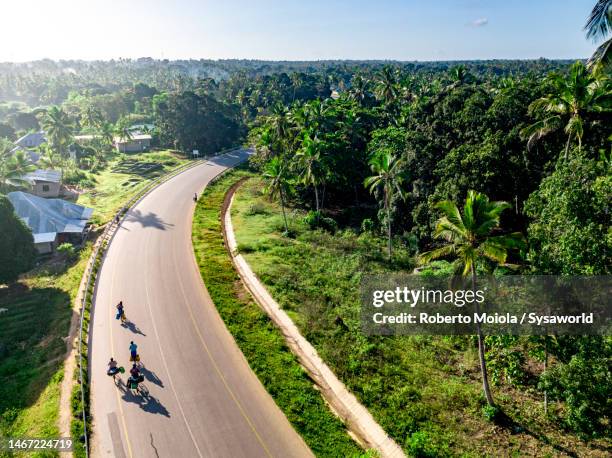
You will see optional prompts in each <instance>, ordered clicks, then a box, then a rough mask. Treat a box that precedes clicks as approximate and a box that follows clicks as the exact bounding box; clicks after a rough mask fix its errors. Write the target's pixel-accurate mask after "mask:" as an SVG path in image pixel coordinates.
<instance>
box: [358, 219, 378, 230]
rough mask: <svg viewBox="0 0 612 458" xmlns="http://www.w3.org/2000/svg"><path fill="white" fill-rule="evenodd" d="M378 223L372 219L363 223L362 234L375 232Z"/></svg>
mask: <svg viewBox="0 0 612 458" xmlns="http://www.w3.org/2000/svg"><path fill="white" fill-rule="evenodd" d="M374 229H376V223H374V221H372V219H371V218H366V219H364V220H363V221H362V222H361V232H370V233H371V232H374Z"/></svg>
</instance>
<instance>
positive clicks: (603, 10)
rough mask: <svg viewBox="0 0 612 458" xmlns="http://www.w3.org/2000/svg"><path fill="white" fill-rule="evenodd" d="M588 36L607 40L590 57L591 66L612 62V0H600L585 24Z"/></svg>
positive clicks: (592, 38)
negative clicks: (611, 35)
mask: <svg viewBox="0 0 612 458" xmlns="http://www.w3.org/2000/svg"><path fill="white" fill-rule="evenodd" d="M584 30H586V33H587V34H586V36H587V38H589V39H591V40H593V41H599V40H605V41H604V42H603V43H602V44H601V45H599V47H598V48H597V49H596V50H595V52H594V53H593V55H592V56H591V58H590V59H589V62H588V65H589V67H592V66H595V65H597V64H601V65H603V66H604V67H605V66H608V65H610V64H611V63H612V37H610V38H608V39H607V40H606V38H607V37H608V35H610V34H611V33H612V0H598V1H597V3H596V4H595V6H594V7H593V11H591V14H590V15H589V18H588V19H587V23H586V24H585V26H584Z"/></svg>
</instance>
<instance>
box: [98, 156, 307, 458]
mask: <svg viewBox="0 0 612 458" xmlns="http://www.w3.org/2000/svg"><path fill="white" fill-rule="evenodd" d="M247 154H248V153H247V152H245V151H242V152H238V153H231V154H227V155H224V156H219V157H218V158H215V159H213V160H211V161H209V162H206V163H204V164H202V165H200V166H197V167H195V168H193V169H190V170H188V171H186V172H184V173H182V174H180V175H179V176H178V177H175V178H173V179H171V180H170V181H168V182H166V183H165V184H163V185H161V186H160V187H158V188H157V189H156V190H154V191H153V192H152V193H150V194H149V195H148V196H146V197H145V198H144V199H143V200H142V201H141V202H140V203H139V204H138V205H137V206H136V207H135V208H134V209H133V210H132V211H131V212H130V213H129V214H128V215H127V217H126V218H125V220H124V221H123V223H122V225H121V227H120V228H119V230H118V232H117V233H116V235H115V237H114V238H113V240H112V243H111V245H110V248H109V250H108V252H107V255H106V258H105V260H104V263H103V265H102V269H101V271H100V276H99V283H98V287H97V291H96V294H95V302H96V306H95V314H94V317H93V326H92V339H93V340H92V347H91V349H90V350H91V371H92V373H91V379H92V385H91V389H92V393H91V394H92V415H93V422H94V424H93V432H94V436H93V440H92V454H93V456H96V457H106V456H109V457H110V456H112V457H130V458H131V457H156V456H159V457H181V458H191V457H232V458H234V457H271V456H274V457H306V456H308V457H310V456H312V453H311V452H310V450H309V449H308V447H307V446H306V444H305V443H304V441H303V440H302V439H301V437H300V436H299V435H298V434H297V433H296V432H295V431H294V430H293V428H292V427H291V425H290V424H289V422H288V421H287V419H286V418H285V416H284V415H283V414H282V412H281V411H280V410H279V408H278V407H277V406H276V404H275V403H274V401H273V400H272V398H271V397H270V396H269V394H268V393H267V392H266V391H265V389H264V388H263V386H262V385H261V383H260V382H259V380H258V379H257V377H256V376H255V374H254V373H253V372H252V371H251V369H250V368H249V366H248V364H247V362H246V360H245V358H244V356H243V355H242V353H241V352H240V350H239V349H238V347H237V346H236V343H235V342H234V340H233V338H232V337H231V335H230V334H229V332H228V331H227V329H226V328H225V325H224V324H223V321H222V320H221V318H220V317H219V315H218V313H217V311H216V309H215V307H214V304H213V303H212V300H211V298H210V296H209V295H208V292H207V291H206V288H205V287H204V284H203V282H202V278H201V277H200V274H199V271H198V269H197V266H196V263H195V258H194V255H193V249H192V245H191V222H192V215H193V209H194V203H193V201H192V196H193V194H194V192H198V193H199V192H200V191H201V190H202V188H203V187H204V186H205V185H206V184H207V183H208V182H209V181H210V179H211V178H212V177H214V176H215V175H216V174H218V173H219V172H220V171H222V170H223V169H225V168H227V167H231V166H233V165H235V164H236V163H237V162H239V161H240V160H242V159H244V158H245V157H246V156H247ZM119 300H123V302H124V305H125V310H126V315H127V317H128V318H129V320H130V321H131V322H132V323H133V324H132V325H130V326H128V327H122V326H121V325H120V324H119V322H118V321H117V320H115V317H114V311H115V310H114V306H115V304H116V303H117V302H119ZM131 340H134V341H135V342H136V344H137V345H138V349H139V353H140V355H141V357H142V362H143V364H144V370H143V373H144V375H145V377H146V381H145V384H146V386H147V387H148V388H149V391H150V398H149V399H148V400H147V399H143V398H141V397H140V396H134V395H132V394H131V393H129V392H127V391H126V390H125V388H124V387H123V385H120V386H119V387H117V386H115V385H114V384H113V381H112V379H110V378H109V377H108V376H107V375H106V364H107V362H108V360H109V358H110V357H111V356H113V357H114V358H115V359H117V360H118V361H119V363H120V365H123V366H124V367H125V368H126V370H128V369H129V366H128V358H129V351H128V346H129V343H130V341H131ZM126 378H127V377H126V375H123V379H124V380H125V379H126Z"/></svg>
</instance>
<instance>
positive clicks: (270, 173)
mask: <svg viewBox="0 0 612 458" xmlns="http://www.w3.org/2000/svg"><path fill="white" fill-rule="evenodd" d="M263 177H264V179H265V180H266V182H267V184H266V188H265V191H266V193H268V195H269V196H270V198H271V199H274V198H276V197H277V196H278V197H279V200H280V204H281V209H282V212H283V221H284V222H285V232H286V233H287V232H289V225H288V224H287V214H286V211H285V206H286V202H287V201H286V199H287V196H288V194H289V192H290V191H291V182H290V180H289V177H288V175H287V167H286V164H284V163H283V160H282V159H281V158H280V157H279V156H275V157H273V158H272V159H271V160H269V161H268V162H267V163H266V166H265V168H264V170H263Z"/></svg>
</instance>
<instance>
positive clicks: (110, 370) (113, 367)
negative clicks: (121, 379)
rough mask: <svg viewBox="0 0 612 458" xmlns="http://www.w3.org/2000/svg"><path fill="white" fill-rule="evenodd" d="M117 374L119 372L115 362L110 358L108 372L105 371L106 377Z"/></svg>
mask: <svg viewBox="0 0 612 458" xmlns="http://www.w3.org/2000/svg"><path fill="white" fill-rule="evenodd" d="M117 372H119V368H118V367H117V361H115V360H114V359H113V358H111V359H110V361H109V362H108V370H107V371H106V373H107V374H108V375H112V376H115V374H116V373H117Z"/></svg>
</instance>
